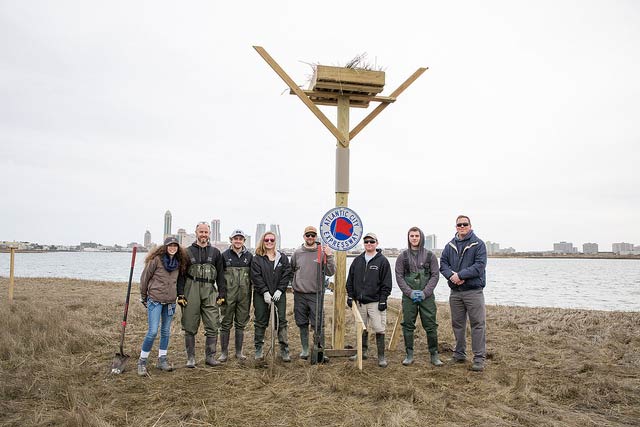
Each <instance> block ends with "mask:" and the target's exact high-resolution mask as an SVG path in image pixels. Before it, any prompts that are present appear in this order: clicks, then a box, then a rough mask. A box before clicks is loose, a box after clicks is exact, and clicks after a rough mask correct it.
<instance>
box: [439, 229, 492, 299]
mask: <svg viewBox="0 0 640 427" xmlns="http://www.w3.org/2000/svg"><path fill="white" fill-rule="evenodd" d="M486 266H487V247H486V246H485V244H484V242H483V241H482V240H480V239H479V238H478V237H477V236H476V235H475V233H474V232H473V230H471V231H470V232H469V234H467V235H466V236H465V237H464V238H463V239H460V238H459V237H458V234H457V233H456V235H455V237H454V238H453V239H451V241H450V242H449V243H448V244H447V246H445V247H444V250H443V251H442V255H441V256H440V272H441V273H442V275H443V276H444V277H446V278H447V280H449V278H450V277H451V276H453V273H454V272H457V273H458V277H459V278H460V279H462V280H464V283H463V284H462V285H460V286H458V285H454V284H453V283H452V282H451V281H449V287H450V288H451V290H452V291H468V290H470V289H479V288H484V286H485V284H486V276H485V268H486Z"/></svg>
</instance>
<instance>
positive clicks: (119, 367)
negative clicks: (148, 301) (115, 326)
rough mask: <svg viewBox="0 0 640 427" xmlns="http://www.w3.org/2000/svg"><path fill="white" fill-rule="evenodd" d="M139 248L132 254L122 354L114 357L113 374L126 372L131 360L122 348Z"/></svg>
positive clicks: (122, 340)
mask: <svg viewBox="0 0 640 427" xmlns="http://www.w3.org/2000/svg"><path fill="white" fill-rule="evenodd" d="M137 249H138V248H137V247H135V246H134V247H133V252H132V254H131V271H130V272H129V286H127V299H126V301H125V303H124V316H123V318H122V333H121V334H120V353H116V357H114V359H113V362H112V363H111V373H112V374H121V373H122V372H124V367H125V365H126V364H127V361H128V360H129V355H128V354H124V350H123V349H122V346H123V345H124V330H125V329H126V327H127V314H128V313H129V297H130V296H131V279H133V267H134V266H135V264H136V250H137Z"/></svg>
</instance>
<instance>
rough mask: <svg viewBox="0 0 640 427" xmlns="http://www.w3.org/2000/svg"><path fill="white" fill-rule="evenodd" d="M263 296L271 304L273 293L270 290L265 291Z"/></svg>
mask: <svg viewBox="0 0 640 427" xmlns="http://www.w3.org/2000/svg"><path fill="white" fill-rule="evenodd" d="M262 296H263V297H264V303H265V304H271V294H270V293H269V292H265V293H264V294H262Z"/></svg>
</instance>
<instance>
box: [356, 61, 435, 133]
mask: <svg viewBox="0 0 640 427" xmlns="http://www.w3.org/2000/svg"><path fill="white" fill-rule="evenodd" d="M427 70H428V68H418V69H417V70H416V72H415V73H413V74H412V75H411V77H409V78H408V79H407V80H405V81H404V83H402V84H401V85H400V86H399V87H398V89H396V90H395V91H393V93H391V95H389V98H394V99H395V98H397V97H398V96H399V95H400V94H401V93H402V92H404V91H405V89H407V88H408V87H409V86H410V85H411V84H412V83H413V82H415V81H416V79H417V78H418V77H420V76H421V75H422V73H424V72H425V71H427ZM388 105H389V104H388V103H382V104H380V105H378V106H377V107H376V108H375V109H374V110H373V111H372V112H371V113H369V115H368V116H367V117H365V118H364V119H362V121H361V122H360V123H358V125H357V126H356V127H354V128H353V129H352V130H351V132H349V141H351V140H352V139H353V138H355V136H356V135H357V134H359V133H360V131H361V130H362V129H364V127H365V126H366V125H368V124H369V123H371V121H372V120H373V119H375V118H376V117H377V116H378V114H380V113H382V110H384V109H385V108H387V106H388Z"/></svg>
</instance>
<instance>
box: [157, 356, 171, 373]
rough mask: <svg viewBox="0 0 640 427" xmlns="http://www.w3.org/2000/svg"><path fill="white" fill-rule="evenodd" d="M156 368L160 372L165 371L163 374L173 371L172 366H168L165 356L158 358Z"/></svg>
mask: <svg viewBox="0 0 640 427" xmlns="http://www.w3.org/2000/svg"><path fill="white" fill-rule="evenodd" d="M156 368H158V369H160V370H161V371H165V372H171V371H173V365H170V364H169V361H168V360H167V356H160V357H158V362H157V363H156Z"/></svg>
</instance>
